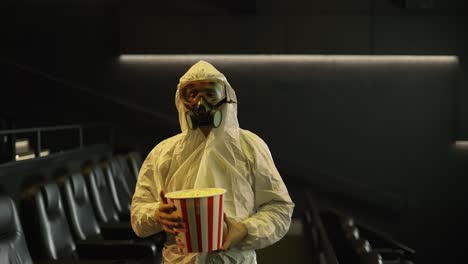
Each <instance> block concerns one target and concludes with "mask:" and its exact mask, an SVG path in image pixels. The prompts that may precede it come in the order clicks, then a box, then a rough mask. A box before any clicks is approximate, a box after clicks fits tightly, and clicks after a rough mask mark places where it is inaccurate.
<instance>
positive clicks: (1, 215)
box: [0, 195, 33, 264]
mask: <svg viewBox="0 0 468 264" xmlns="http://www.w3.org/2000/svg"><path fill="white" fill-rule="evenodd" d="M0 263H2V264H17V263H22V264H30V263H33V262H32V259H31V255H30V254H29V250H28V247H27V245H26V240H25V237H24V233H23V229H22V227H21V222H20V219H19V216H18V212H17V209H16V206H15V203H14V202H13V200H12V199H11V198H10V197H8V196H5V195H0Z"/></svg>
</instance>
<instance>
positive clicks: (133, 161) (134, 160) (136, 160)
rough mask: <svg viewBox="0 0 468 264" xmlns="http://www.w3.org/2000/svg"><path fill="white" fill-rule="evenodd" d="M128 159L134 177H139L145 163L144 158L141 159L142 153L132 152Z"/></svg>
mask: <svg viewBox="0 0 468 264" xmlns="http://www.w3.org/2000/svg"><path fill="white" fill-rule="evenodd" d="M128 161H129V164H130V168H131V171H132V173H133V177H135V179H138V174H139V173H140V168H141V165H142V164H143V160H142V159H141V154H140V153H139V152H136V151H134V152H130V153H129V154H128Z"/></svg>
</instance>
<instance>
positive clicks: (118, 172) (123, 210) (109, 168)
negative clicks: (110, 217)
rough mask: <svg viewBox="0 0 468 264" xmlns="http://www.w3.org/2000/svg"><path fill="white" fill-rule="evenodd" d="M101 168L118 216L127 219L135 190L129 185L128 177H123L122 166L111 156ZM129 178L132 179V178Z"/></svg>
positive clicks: (128, 218)
mask: <svg viewBox="0 0 468 264" xmlns="http://www.w3.org/2000/svg"><path fill="white" fill-rule="evenodd" d="M102 170H103V171H104V173H105V178H106V180H107V183H108V186H109V190H110V193H111V195H112V200H113V202H114V204H115V208H116V210H117V213H118V215H119V218H120V219H125V220H127V221H129V220H130V205H131V201H132V196H133V192H134V191H135V190H134V189H132V188H131V187H130V185H129V183H128V179H126V178H125V177H126V176H125V175H124V174H125V173H124V168H122V166H121V164H120V163H119V162H118V160H117V159H116V158H113V159H111V160H110V162H106V163H104V164H103V166H102ZM130 180H132V181H134V179H133V178H132V179H130ZM134 185H135V183H133V186H134ZM133 188H134V187H133Z"/></svg>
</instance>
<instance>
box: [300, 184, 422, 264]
mask: <svg viewBox="0 0 468 264" xmlns="http://www.w3.org/2000/svg"><path fill="white" fill-rule="evenodd" d="M304 216H305V225H306V227H307V230H308V233H309V235H310V237H311V241H312V244H313V248H312V250H313V251H314V253H316V255H317V260H316V262H317V263H320V264H337V263H349V264H410V263H413V260H414V254H415V252H414V250H412V249H410V248H408V247H406V246H405V245H403V244H401V243H399V242H397V241H395V240H393V239H391V238H390V237H389V236H388V235H386V234H383V233H381V232H379V231H377V230H375V229H373V228H371V227H368V226H364V225H357V224H355V221H354V219H353V218H352V217H349V216H346V215H342V214H340V213H339V212H336V211H333V210H322V209H319V208H318V206H317V205H316V203H315V201H314V198H313V196H312V194H311V193H310V192H306V209H305V212H304Z"/></svg>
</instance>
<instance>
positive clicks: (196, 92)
mask: <svg viewBox="0 0 468 264" xmlns="http://www.w3.org/2000/svg"><path fill="white" fill-rule="evenodd" d="M180 95H181V96H180V97H181V99H182V102H183V103H184V104H185V106H186V107H187V108H188V109H189V111H187V112H186V114H185V118H186V120H187V124H188V126H189V127H190V128H191V129H196V128H198V127H200V126H210V127H214V128H217V127H219V126H220V125H221V122H222V120H223V115H222V112H221V110H220V109H219V107H220V106H221V105H222V104H223V103H225V102H226V91H225V88H224V84H223V83H221V82H213V81H201V82H194V83H191V84H188V85H185V86H183V87H182V88H181V89H180Z"/></svg>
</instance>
